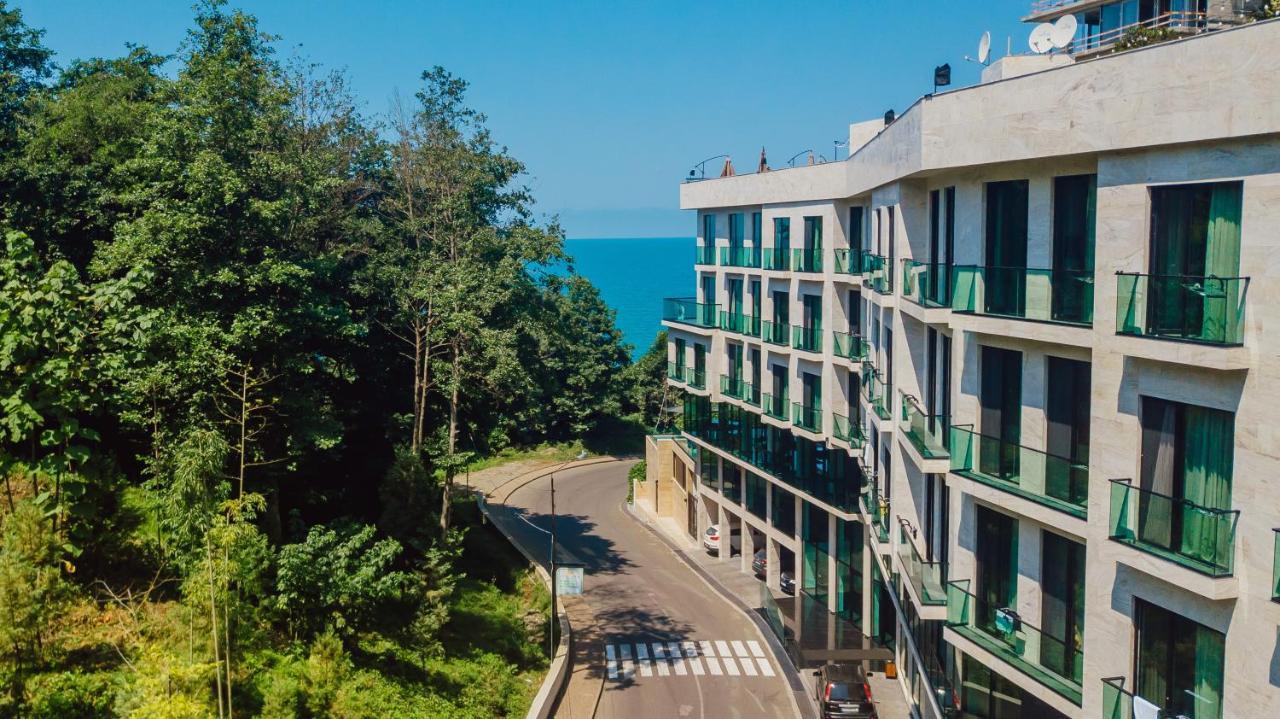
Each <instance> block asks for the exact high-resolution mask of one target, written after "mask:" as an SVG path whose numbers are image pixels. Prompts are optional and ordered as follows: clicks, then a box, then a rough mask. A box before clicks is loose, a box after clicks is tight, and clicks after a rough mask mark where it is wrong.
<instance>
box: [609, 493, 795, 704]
mask: <svg viewBox="0 0 1280 719" xmlns="http://www.w3.org/2000/svg"><path fill="white" fill-rule="evenodd" d="M622 511H623V512H625V513H626V514H627V515H629V516H630V517H631V518H632V519H633V520H635V522H636V523H637V524H639V525H640V526H642V527H644V528H645V529H647V530H649V533H650V534H652V535H653V536H655V537H657V538H658V539H659V540H660V541H661V542H662V543H663V544H664V545H666V547H667V549H670V550H671V553H672V554H674V555H676V558H677V559H679V560H680V561H681V562H682V563H684V565H685V566H687V567H689V569H691V570H693V573H694V574H696V575H697V576H698V578H699V579H701V580H702V581H703V583H704V584H706V585H707V586H708V587H710V588H711V589H712V591H714V592H715V593H716V594H718V595H720V597H721V598H723V599H725V600H726V601H728V602H729V604H731V605H732V606H733V608H734V609H737V610H738V611H739V612H742V613H743V614H744V615H746V617H747V619H749V620H750V621H751V623H752V624H753V625H754V626H755V627H756V630H757V631H759V632H760V634H761V636H763V637H764V640H765V643H766V644H768V645H769V651H771V652H773V656H774V659H776V660H777V661H778V666H779V667H781V668H782V673H783V674H784V675H786V678H787V686H788V687H789V688H790V689H791V695H790V696H791V701H792V705H793V707H794V708H795V710H796V716H797V717H805V719H808V717H811V716H813V714H812V713H811V712H812V711H813V704H812V703H811V702H809V701H808V692H807V691H806V690H805V686H804V682H803V681H802V680H801V679H800V671H799V670H798V669H797V668H796V666H795V664H794V663H792V661H791V656H790V655H788V654H787V651H786V649H785V648H783V646H782V644H781V643H780V642H779V641H778V637H777V636H776V635H774V633H773V629H772V628H771V627H770V626H769V625H767V624H765V622H764V620H763V619H761V618H760V615H759V614H757V613H756V612H755V611H754V610H752V609H751V607H748V606H747V605H746V604H745V603H744V602H743V601H742V600H741V599H739V598H738V597H737V595H735V594H733V593H732V592H730V591H729V590H728V589H726V588H725V587H724V585H722V584H720V582H719V581H718V580H716V578H715V577H713V576H711V575H710V574H708V573H707V572H706V570H704V569H703V568H702V567H700V566H698V564H697V563H696V562H694V561H692V560H690V559H689V558H688V557H686V556H685V554H684V551H683V550H681V549H680V548H679V547H678V546H676V544H675V542H672V541H671V539H670V538H669V537H667V536H666V535H665V534H663V533H662V532H661V531H659V530H658V528H657V527H655V526H654V525H653V524H652V523H650V522H649V521H648V520H646V519H645V518H644V517H642V516H640V515H639V514H637V513H636V512H635V510H634V509H632V507H631V505H630V504H628V503H626V502H623V503H622ZM806 709H807V710H808V712H806V711H805V710H806Z"/></svg>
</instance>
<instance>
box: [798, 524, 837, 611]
mask: <svg viewBox="0 0 1280 719" xmlns="http://www.w3.org/2000/svg"><path fill="white" fill-rule="evenodd" d="M803 520H804V523H803V525H802V529H801V541H802V542H803V543H804V578H803V582H802V584H803V586H802V587H801V588H802V589H803V591H804V593H805V594H808V595H809V596H810V597H812V598H813V600H814V601H816V602H818V603H819V604H822V605H826V604H827V584H828V577H829V576H830V567H829V566H828V561H827V560H828V557H829V556H830V554H829V548H830V542H829V541H828V539H829V538H828V536H827V523H828V522H829V521H830V517H829V516H828V515H827V512H826V510H824V509H822V508H821V507H818V506H817V505H813V504H809V503H807V502H806V503H805V505H804V516H803Z"/></svg>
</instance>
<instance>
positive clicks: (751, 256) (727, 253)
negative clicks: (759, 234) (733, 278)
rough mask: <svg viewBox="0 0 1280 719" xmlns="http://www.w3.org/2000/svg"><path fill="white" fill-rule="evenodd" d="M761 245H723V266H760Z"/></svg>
mask: <svg viewBox="0 0 1280 719" xmlns="http://www.w3.org/2000/svg"><path fill="white" fill-rule="evenodd" d="M760 255H761V251H760V248H759V247H721V248H720V266H721V267H759V266H760Z"/></svg>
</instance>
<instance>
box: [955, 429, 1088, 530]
mask: <svg viewBox="0 0 1280 719" xmlns="http://www.w3.org/2000/svg"><path fill="white" fill-rule="evenodd" d="M948 452H949V453H950V455H951V471H952V472H955V473H956V474H959V475H963V476H965V477H968V478H969V479H972V480H974V481H977V482H982V483H983V484H987V485H990V486H992V487H995V488H997V489H1002V490H1004V491H1006V492H1008V493H1010V494H1015V495H1017V496H1019V497H1023V498H1025V499H1029V500H1031V501H1033V502H1038V503H1040V504H1043V505H1045V506H1046V507H1052V508H1053V509H1056V510H1058V511H1060V512H1065V513H1067V514H1070V515H1072V516H1074V517H1079V518H1081V519H1084V518H1085V516H1086V511H1087V510H1086V508H1087V506H1088V500H1089V466H1088V465H1087V464H1083V463H1078V462H1073V461H1071V460H1070V459H1067V458H1065V457H1058V456H1056V455H1052V454H1049V453H1047V452H1043V451H1040V450H1038V449H1031V448H1030V447H1023V446H1022V445H1019V444H1014V443H1013V442H1006V441H1004V440H1002V439H1000V438H998V437H990V436H987V435H985V434H978V433H977V432H975V431H974V430H973V427H972V426H969V425H965V426H961V427H951V428H950V441H949V442H948Z"/></svg>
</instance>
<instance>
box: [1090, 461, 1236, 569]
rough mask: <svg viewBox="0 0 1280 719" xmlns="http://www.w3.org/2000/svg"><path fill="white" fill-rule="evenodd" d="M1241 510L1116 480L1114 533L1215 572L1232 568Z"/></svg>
mask: <svg viewBox="0 0 1280 719" xmlns="http://www.w3.org/2000/svg"><path fill="white" fill-rule="evenodd" d="M1239 520H1240V511H1239V510H1236V509H1214V508H1212V507H1204V506H1201V505H1199V504H1195V503H1194V502H1189V501H1187V500H1185V499H1181V498H1178V497H1171V496H1168V495H1165V494H1161V493H1159V492H1154V491H1151V490H1146V489H1142V488H1141V487H1137V486H1135V485H1133V484H1132V483H1131V482H1130V481H1129V480H1127V479H1113V480H1111V523H1110V525H1109V529H1110V537H1111V538H1112V539H1114V540H1116V541H1117V542H1121V543H1123V544H1128V545H1130V546H1132V547H1135V548H1137V549H1141V550H1142V551H1144V552H1147V553H1148V554H1154V555H1155V556H1158V557H1163V558H1164V559H1168V560H1169V561H1171V562H1175V563H1177V564H1180V565H1182V566H1184V567H1188V568H1190V569H1193V570H1195V571H1197V572H1201V573H1203V574H1207V575H1209V576H1211V577H1227V576H1230V575H1231V573H1232V565H1233V559H1234V556H1235V547H1236V525H1237V523H1238V522H1239Z"/></svg>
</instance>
